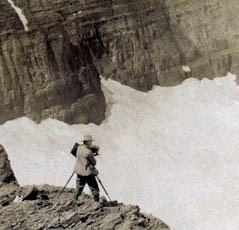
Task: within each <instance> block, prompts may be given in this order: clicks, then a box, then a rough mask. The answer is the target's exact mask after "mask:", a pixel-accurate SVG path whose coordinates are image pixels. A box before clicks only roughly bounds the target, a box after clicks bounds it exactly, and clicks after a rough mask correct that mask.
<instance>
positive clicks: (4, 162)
mask: <svg viewBox="0 0 239 230" xmlns="http://www.w3.org/2000/svg"><path fill="white" fill-rule="evenodd" d="M3 183H5V184H16V185H17V184H18V183H17V179H16V177H15V175H14V172H13V171H12V168H11V165H10V161H9V160H8V156H7V153H6V151H5V149H4V148H3V146H2V145H0V184H3Z"/></svg>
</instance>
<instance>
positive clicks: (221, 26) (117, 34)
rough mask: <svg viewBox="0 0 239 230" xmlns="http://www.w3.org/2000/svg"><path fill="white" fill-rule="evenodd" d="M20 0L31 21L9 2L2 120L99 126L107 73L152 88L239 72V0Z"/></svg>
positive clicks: (0, 54)
mask: <svg viewBox="0 0 239 230" xmlns="http://www.w3.org/2000/svg"><path fill="white" fill-rule="evenodd" d="M14 3H15V5H16V6H18V7H20V8H21V9H22V11H23V14H24V15H25V17H26V19H27V21H28V23H27V29H26V25H25V26H24V25H23V23H22V22H21V20H20V19H19V17H18V15H17V13H16V12H15V10H14V9H13V7H11V5H10V4H9V2H8V1H7V0H6V1H1V3H0V7H1V9H2V12H4V13H3V14H1V15H0V28H1V32H0V100H1V101H2V102H3V103H1V104H0V123H3V122H4V121H6V120H9V119H13V118H16V117H19V116H28V117H30V118H32V119H34V120H36V121H40V120H42V119H45V118H47V117H54V118H57V119H60V120H64V121H66V122H68V123H88V122H95V123H97V124H99V123H100V122H101V121H102V120H103V119H104V112H105V106H106V105H105V100H104V96H103V93H102V91H101V87H100V78H99V74H101V75H102V76H104V77H106V78H108V77H110V78H112V79H115V80H117V81H120V82H122V83H123V84H126V85H129V86H131V87H134V88H136V89H138V90H142V91H147V90H150V89H151V88H152V86H153V84H157V85H161V86H173V85H177V84H180V83H182V81H184V80H185V79H186V78H189V77H195V78H198V79H202V78H203V77H208V78H213V77H215V76H222V75H225V74H226V73H227V72H228V71H231V72H232V73H237V71H238V69H239V68H238V58H239V55H238V47H239V42H238V39H239V34H238V30H237V28H238V24H239V21H238V20H237V17H238V16H237V12H238V8H239V5H238V4H237V2H236V0H228V1H218V0H212V1H208V0H201V1H196V0H190V1H189V0H178V1H173V0H131V1H128V0H101V1H98V0H88V1H85V0H80V1H79V0H52V1H45V0H14ZM6 22H7V23H6ZM24 29H25V30H24ZM183 66H184V67H183ZM182 67H183V68H182Z"/></svg>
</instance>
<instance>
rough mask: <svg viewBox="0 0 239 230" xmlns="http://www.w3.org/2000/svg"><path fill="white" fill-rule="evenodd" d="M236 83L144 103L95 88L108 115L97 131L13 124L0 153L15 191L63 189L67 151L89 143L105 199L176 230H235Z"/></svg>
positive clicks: (116, 87)
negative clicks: (96, 149)
mask: <svg viewBox="0 0 239 230" xmlns="http://www.w3.org/2000/svg"><path fill="white" fill-rule="evenodd" d="M234 80H235V76H233V75H230V74H229V75H228V76H227V77H223V78H217V79H214V80H213V81H211V80H208V79H203V80H202V81H198V80H196V79H188V80H186V81H185V82H184V83H183V84H182V85H179V86H176V87H167V88H162V87H159V86H156V87H154V89H153V90H152V91H150V92H149V93H143V92H138V91H136V90H134V89H132V88H129V87H127V86H123V85H121V84H120V83H118V82H115V81H113V80H107V81H106V80H103V79H102V84H103V86H102V87H103V90H104V92H105V95H106V97H107V103H108V105H109V106H108V110H107V119H106V120H105V121H104V122H103V123H102V124H101V125H100V126H97V125H94V124H89V125H72V126H70V125H66V124H65V123H63V122H59V121H56V120H51V119H49V120H46V121H44V122H42V123H41V124H40V125H37V124H35V123H34V122H32V121H31V120H29V119H27V118H21V119H16V120H14V121H9V122H7V123H5V124H4V125H2V126H0V139H1V144H3V146H4V147H5V148H6V150H7V152H8V154H9V158H10V160H11V162H12V166H13V169H14V171H15V174H16V177H17V179H18V181H19V183H20V184H22V185H23V184H42V183H49V184H54V185H64V184H65V182H66V181H67V179H68V178H69V176H70V175H71V172H72V168H73V165H74V157H73V156H71V155H70V153H69V152H70V149H71V147H72V146H73V144H74V143H75V141H80V140H81V139H82V135H84V134H86V133H87V134H88V133H89V134H92V135H93V137H94V138H95V140H96V142H95V144H98V145H100V146H101V155H100V156H99V157H98V158H97V159H98V168H99V170H100V175H99V176H100V177H101V179H102V181H103V183H104V185H105V187H106V188H107V190H108V192H109V194H110V196H111V197H112V199H117V200H119V201H123V202H125V203H133V204H138V205H139V206H140V207H141V208H142V209H143V211H145V212H149V213H152V214H154V215H156V216H158V217H160V218H162V219H163V220H164V221H165V222H166V223H167V224H169V226H170V227H171V229H175V230H178V229H179V230H192V229H193V230H202V229H203V230H211V229H217V230H225V229H230V230H238V227H239V192H238V191H239V183H238V181H239V154H238V152H239V145H238V136H239V121H238V117H239V89H238V86H237V85H236V83H235V81H234ZM74 184H75V182H74V180H72V181H71V184H70V186H74ZM102 193H103V191H102Z"/></svg>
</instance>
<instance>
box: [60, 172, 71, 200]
mask: <svg viewBox="0 0 239 230" xmlns="http://www.w3.org/2000/svg"><path fill="white" fill-rule="evenodd" d="M74 174H75V173H74V172H73V173H72V174H71V176H70V178H69V179H68V181H67V182H66V185H65V186H64V188H63V189H62V190H61V192H60V193H59V195H58V198H59V197H60V196H61V194H62V193H63V191H64V190H65V188H66V186H67V185H68V184H69V182H70V180H71V178H72V177H73V175H74Z"/></svg>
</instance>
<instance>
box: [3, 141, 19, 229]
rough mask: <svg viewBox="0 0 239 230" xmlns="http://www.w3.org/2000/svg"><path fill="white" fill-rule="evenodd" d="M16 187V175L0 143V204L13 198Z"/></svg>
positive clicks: (6, 202) (4, 203)
mask: <svg viewBox="0 0 239 230" xmlns="http://www.w3.org/2000/svg"><path fill="white" fill-rule="evenodd" d="M16 189H18V183H17V180H16V177H15V175H14V172H13V170H12V168H11V165H10V161H9V159H8V156H7V153H6V151H5V149H4V148H3V146H2V145H0V206H1V205H6V204H8V203H9V202H10V201H12V200H13V199H14V197H15V194H16ZM0 226H1V225H0Z"/></svg>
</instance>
